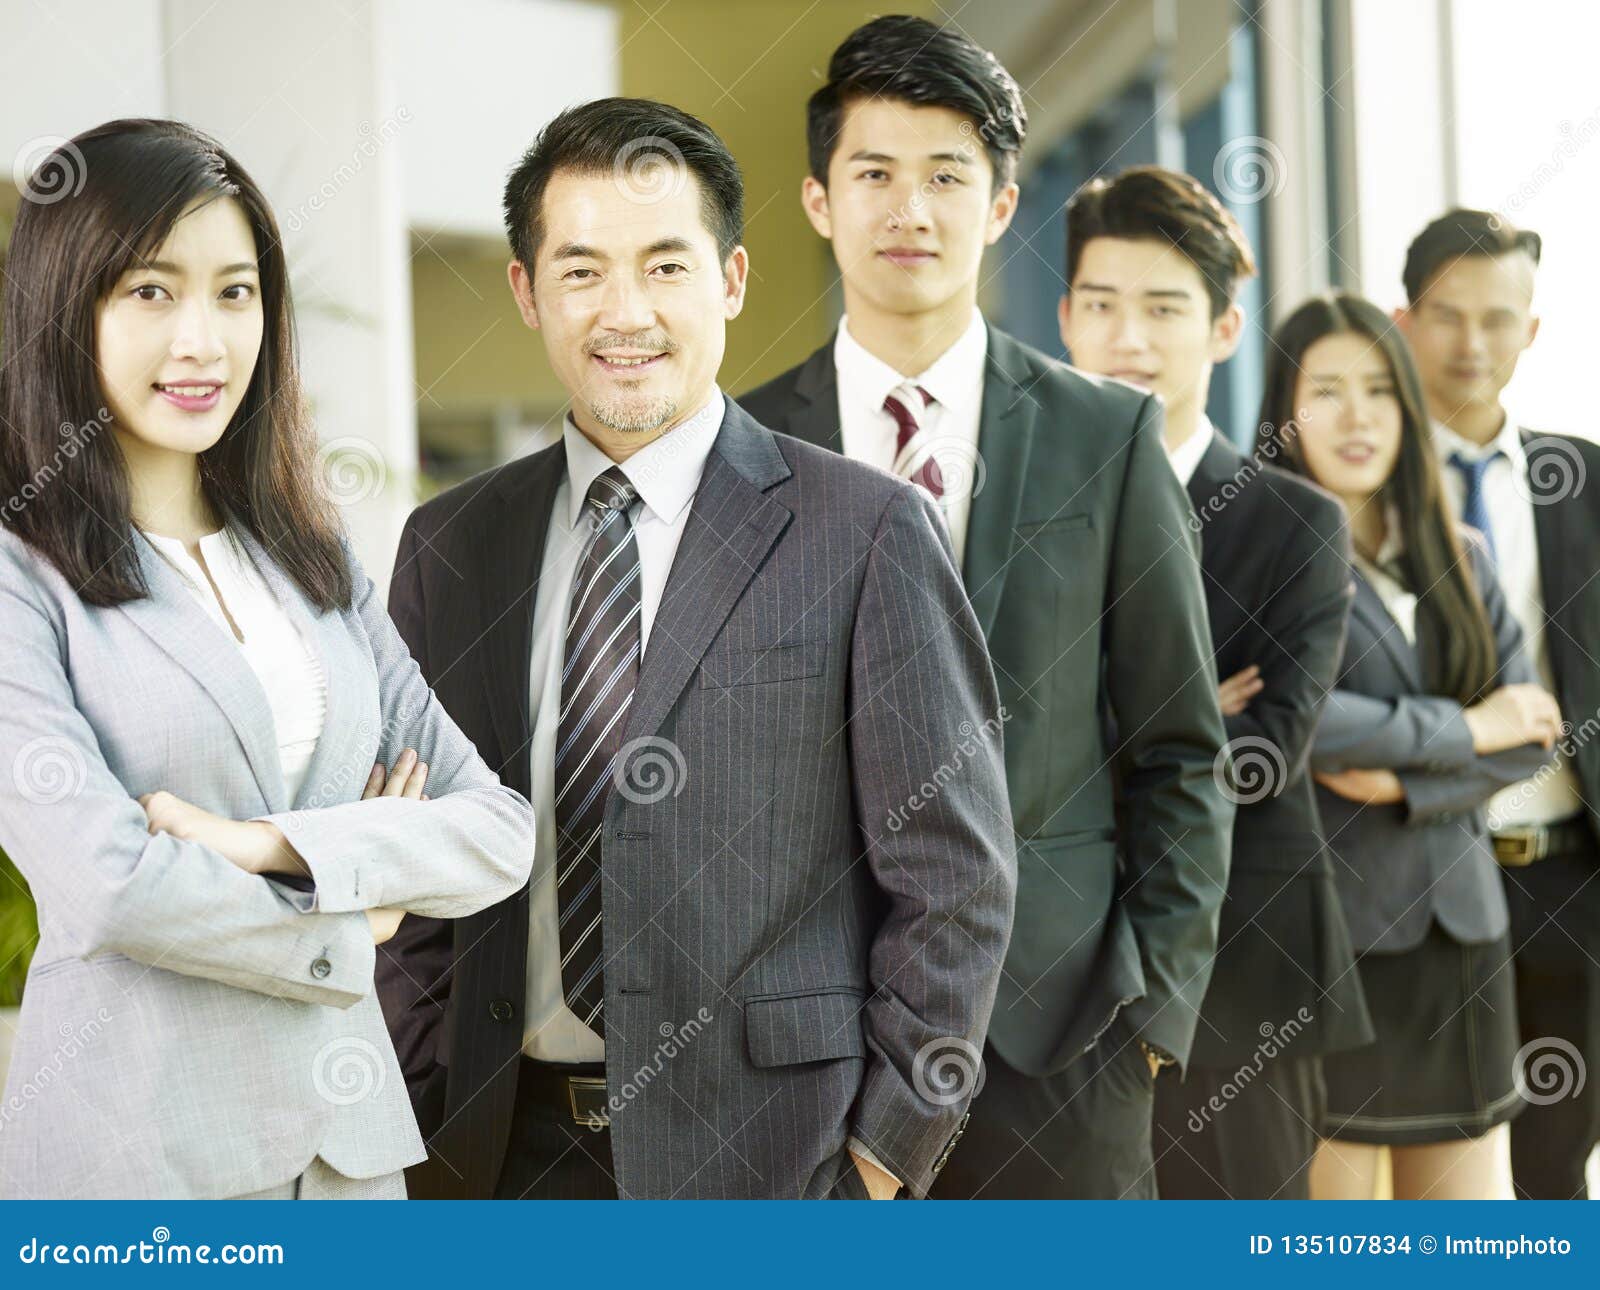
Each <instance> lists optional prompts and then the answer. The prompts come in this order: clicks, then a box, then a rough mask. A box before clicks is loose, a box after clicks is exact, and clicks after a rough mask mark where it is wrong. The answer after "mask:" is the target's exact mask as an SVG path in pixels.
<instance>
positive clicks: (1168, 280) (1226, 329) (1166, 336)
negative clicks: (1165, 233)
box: [1059, 237, 1243, 445]
mask: <svg viewBox="0 0 1600 1290" xmlns="http://www.w3.org/2000/svg"><path fill="white" fill-rule="evenodd" d="M1059 322H1060V325H1061V341H1062V343H1063V344H1064V345H1066V347H1067V349H1068V350H1069V351H1070V353H1071V355H1072V361H1073V363H1074V364H1075V365H1076V366H1078V367H1081V368H1083V369H1084V370H1085V371H1090V372H1095V373H1098V374H1099V375H1101V376H1114V377H1117V378H1118V379H1120V380H1124V381H1128V382H1131V383H1132V384H1134V385H1137V386H1139V387H1141V388H1142V389H1146V390H1150V391H1152V392H1154V393H1156V394H1159V395H1160V396H1161V399H1162V402H1163V403H1164V404H1165V405H1166V412H1167V427H1168V430H1169V431H1171V432H1173V433H1172V434H1170V435H1169V440H1170V441H1171V442H1172V443H1173V444H1174V445H1175V444H1177V443H1181V442H1182V441H1183V440H1184V439H1187V438H1188V437H1189V434H1190V432H1191V431H1192V430H1193V429H1194V427H1195V425H1196V423H1197V422H1198V419H1199V416H1200V414H1201V412H1202V411H1203V410H1204V409H1205V404H1206V395H1207V392H1208V391H1209V389H1210V386H1211V368H1212V365H1213V364H1215V363H1219V362H1222V361H1223V360H1225V359H1227V358H1228V357H1229V356H1230V355H1232V353H1233V352H1234V350H1235V349H1237V348H1238V345H1239V335H1240V330H1241V327H1242V324H1243V314H1242V313H1241V311H1240V309H1239V307H1238V306H1237V305H1230V306H1229V307H1228V308H1227V309H1226V310H1224V311H1223V313H1222V314H1221V315H1219V316H1218V317H1217V318H1215V319H1213V318H1212V317H1211V299H1210V295H1209V293H1208V292H1207V290H1206V283H1205V279H1204V278H1203V277H1202V276H1201V274H1200V270H1199V269H1197V268H1196V267H1195V266H1194V264H1193V263H1191V262H1190V261H1189V259H1188V258H1187V257H1185V256H1184V255H1182V254H1181V253H1180V252H1178V251H1176V250H1174V249H1173V248H1172V247H1171V246H1169V245H1167V244H1166V243H1165V242H1162V241H1158V240H1156V239H1154V238H1122V237H1095V238H1091V239H1089V241H1088V242H1087V243H1086V244H1085V245H1084V247H1083V251H1082V254H1081V255H1080V256H1079V257H1078V267H1077V275H1076V278H1075V279H1074V281H1073V282H1072V284H1071V291H1070V293H1069V294H1067V295H1064V296H1062V298H1061V304H1060V315H1059Z"/></svg>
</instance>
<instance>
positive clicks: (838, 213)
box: [802, 99, 1017, 316]
mask: <svg viewBox="0 0 1600 1290" xmlns="http://www.w3.org/2000/svg"><path fill="white" fill-rule="evenodd" d="M993 185H994V171H993V168H992V167H991V165H990V163H989V158H988V155H987V154H986V153H985V151H984V148H983V140H982V139H981V138H980V137H979V135H978V133H977V130H976V129H975V127H974V126H973V124H972V122H971V120H970V119H968V118H967V117H965V116H963V115H962V114H961V113H959V112H956V111H954V110H952V109H950V108H943V107H927V106H919V105H916V104H911V103H906V102H903V101H900V100H892V99H858V100H856V101H855V102H852V103H850V104H849V105H848V106H847V107H846V108H845V110H844V115H843V122H842V124H841V127H840V132H839V139H838V143H837V145H836V146H835V148H834V150H833V155H832V157H831V159H830V160H829V163H828V183H827V186H826V187H824V186H823V185H822V184H820V183H818V182H817V180H816V179H815V178H813V177H810V176H808V177H807V178H806V180H805V184H804V188H803V192H802V200H803V201H804V204H805V210H806V215H807V217H808V218H809V219H810V221H811V224H812V227H813V228H815V229H816V230H817V232H818V233H820V234H821V235H822V236H823V237H825V238H828V239H829V240H830V241H831V242H832V243H833V255H834V259H835V260H836V261H837V262H838V265H839V273H840V275H841V277H842V278H843V281H844V291H845V308H846V311H847V312H848V313H850V314H852V315H854V314H860V313H864V312H869V311H870V312H874V313H881V314H921V313H928V312H932V311H942V310H950V311H953V312H955V311H959V312H960V313H961V314H962V316H965V314H967V313H970V312H971V309H972V307H973V305H974V304H975V302H976V300H977V289H978V269H979V265H980V264H981V262H982V260H983V249H984V247H986V246H990V245H993V243H994V242H995V241H997V240H998V239H999V237H1000V235H1001V234H1002V233H1004V232H1005V230H1006V227H1007V225H1009V224H1010V222H1011V216H1012V214H1013V213H1014V212H1015V210H1016V203H1017V186H1016V185H1015V184H1007V185H1006V186H1005V187H1003V188H1002V189H1000V190H999V191H998V192H995V191H993Z"/></svg>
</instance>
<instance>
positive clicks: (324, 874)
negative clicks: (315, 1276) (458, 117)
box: [0, 121, 533, 1198]
mask: <svg viewBox="0 0 1600 1290" xmlns="http://www.w3.org/2000/svg"><path fill="white" fill-rule="evenodd" d="M35 187H37V188H38V189H39V193H38V195H37V196H32V195H30V198H29V199H28V200H24V201H23V202H22V205H21V211H20V214H19V216H18V219H17V222H16V226H15V232H14V235H13V239H12V242H11V248H10V259H9V262H8V264H7V278H8V281H7V283H6V298H5V306H4V307H5V314H4V334H3V351H0V624H3V626H0V846H4V848H5V850H6V851H7V852H8V853H9V854H10V856H11V857H12V859H13V860H14V861H15V862H16V864H17V866H18V868H20V869H21V870H22V872H23V874H24V875H25V876H26V877H27V879H28V883H29V885H30V887H31V888H32V890H33V894H34V896H35V898H36V900H37V903H38V907H39V926H40V933H39V943H38V947H37V949H36V951H35V954H34V958H33V962H32V967H31V969H30V971H29V974H28V979H27V983H26V986H25V990H24V998H23V1006H22V1017H21V1022H20V1027H19V1033H18V1036H17V1041H16V1046H15V1052H14V1056H13V1058H12V1064H11V1070H10V1076H9V1079H8V1082H7V1085H6V1090H5V1095H4V1101H3V1103H0V1195H4V1196H8V1197H174V1198H176V1197H230V1196H261V1197H286V1198H287V1197H296V1196H298V1197H301V1198H312V1197H402V1196H404V1194H405V1188H404V1182H403V1175H402V1173H401V1170H402V1169H403V1168H404V1167H405V1166H407V1165H410V1164H415V1163H417V1162H418V1161H421V1160H422V1159H424V1157H425V1152H424V1149H423V1144H422V1139H421V1137H420V1136H419V1135H418V1132H417V1128H416V1123H415V1121H414V1119H413V1117H412V1112H411V1107H410V1103H409V1099H408V1098H407V1095H406V1086H405V1080H404V1079H403V1077H402V1076H401V1072H400V1067H399V1065H398V1063H397V1062H396V1060H395V1054H394V1051H393V1048H392V1046H391V1044H390V1040H389V1036H388V1033H387V1032H386V1030H385V1028H384V1023H383V1017H382V1014H381V1011H380V1009H379V1006H378V1000H377V996H376V994H375V993H374V990H373V967H374V961H375V955H376V953H377V948H376V947H377V945H378V944H379V943H380V942H382V941H383V940H385V939H387V937H389V936H390V935H392V934H393V932H394V929H395V927H396V926H397V925H398V923H399V920H400V918H401V917H402V915H403V913H404V912H406V911H410V912H414V913H417V914H423V915H428V916H430V917H445V918H454V917H460V916H462V915H466V914H471V913H473V912H475V911H477V910H479V909H482V908H484V907H486V906H488V905H490V904H493V903H494V902H496V901H499V900H501V899H503V898H504V897H506V896H507V895H509V894H510V893H511V892H512V891H514V890H515V889H516V888H517V887H518V886H519V885H520V884H522V883H523V882H524V881H526V879H527V876H528V870H529V867H530V864H531V857H532V850H533V848H532V837H533V821H532V813H531V811H530V809H529V807H528V805H527V803H526V802H525V801H524V800H523V799H522V798H520V797H519V796H517V794H515V793H513V792H512V791H511V790H509V789H506V788H503V787H502V786H501V785H500V784H499V782H498V781H497V780H496V778H495V776H494V775H493V774H492V773H491V772H490V771H489V770H488V768H487V767H486V766H485V765H484V764H483V762H482V761H481V760H480V759H479V757H478V756H477V754H476V752H475V751H474V750H473V748H472V746H471V745H470V744H469V743H468V741H467V740H466V739H465V738H464V737H463V736H462V735H461V733H460V732H459V731H458V730H457V729H456V727H455V726H454V725H453V724H452V723H451V721H450V719H449V718H448V717H447V716H446V715H445V714H444V712H443V710H442V709H441V708H440V706H439V705H438V704H437V703H436V702H435V701H434V699H433V696H432V693H431V691H430V690H429V689H428V687H427V685H426V684H424V682H423V681H422V679H421V677H420V675H419V673H418V669H417V667H416V665H415V664H414V663H413V662H412V660H411V658H410V656H409V654H408V653H407V651H406V648H405V646H404V644H403V643H402V642H401V640H400V638H399V636H398V635H397V633H396V632H395V629H394V628H393V626H392V625H391V624H390V622H389V619H388V617H387V615H386V614H385V612H384V610H383V607H382V605H381V603H380V601H379V599H378V597H377V596H376V595H375V593H374V589H373V585H372V583H371V581H370V580H369V579H368V578H367V576H366V575H365V573H363V572H362V570H361V568H360V566H359V565H358V564H357V563H356V561H355V559H354V557H353V556H352V555H351V553H350V550H349V548H348V546H347V545H346V543H345V542H344V539H343V536H342V534H341V531H340V528H339V525H338V522H337V520H336V517H335V515H334V513H333V510H332V507H331V506H330V504H329V503H328V502H327V501H326V500H325V499H324V497H323V496H322V495H321V493H320V491H319V488H318V486H317V480H316V471H315V464H314V463H315V448H316V445H315V439H314V436H313V434H312V432H311V429H310V427H309V425H308V424H307V422H306V419H305V416H304V413H303V410H302V400H301V395H300V390H299V387H298V384H297V380H296V371H295V365H296V357H295V350H294V341H293V324H292V315H291V309H290V301H289V290H288V281H287V273H286V266H285V263H284V256H283V251H282V249H281V246H280V242H279V236H278V230H277V226H276V224H275V222H274V220H273V217H272V214H271V212H270V211H269V210H268V208H267V204H266V201H265V199H264V198H263V197H262V195H261V192H260V190H259V189H258V188H257V187H256V185H255V184H254V183H253V182H252V181H251V180H250V178H249V176H248V175H246V174H245V173H244V171H243V170H241V169H240V167H239V166H238V164H237V163H236V162H235V161H234V160H233V159H232V158H231V157H230V156H228V155H227V153H225V152H224V151H223V150H222V149H221V148H220V147H218V146H217V145H216V144H215V143H214V142H213V141H211V140H209V139H207V138H206V137H204V136H203V135H200V134H198V133H197V132H195V131H193V130H190V129H188V128H187V127H184V126H181V125H178V124H176V123H173V122H162V121H119V122H113V123H111V124H108V125H105V126H101V127H99V128H97V129H95V130H92V131H90V132H88V133H86V134H83V135H80V136H78V137H77V138H76V139H74V140H72V141H71V142H70V143H68V144H65V145H63V146H62V147H60V148H58V149H57V151H56V153H55V154H53V155H52V157H51V158H50V159H49V160H48V161H46V163H45V166H44V168H42V170H41V171H40V172H39V174H38V175H37V176H36V177H35ZM391 765H392V766H394V770H393V772H392V773H391V772H388V771H387V770H386V769H385V768H387V767H390V766H391ZM424 779H426V782H427V785H428V789H429V793H428V795H427V798H426V799H425V798H424V796H423V794H422V793H421V785H422V783H423V781H424Z"/></svg>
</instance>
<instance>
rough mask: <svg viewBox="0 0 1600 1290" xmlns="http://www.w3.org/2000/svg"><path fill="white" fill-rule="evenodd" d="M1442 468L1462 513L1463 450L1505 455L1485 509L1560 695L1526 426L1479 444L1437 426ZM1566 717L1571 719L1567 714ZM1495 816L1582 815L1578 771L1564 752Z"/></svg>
mask: <svg viewBox="0 0 1600 1290" xmlns="http://www.w3.org/2000/svg"><path fill="white" fill-rule="evenodd" d="M1433 443H1434V448H1435V450H1436V451H1437V453H1438V457H1439V470H1440V472H1441V473H1442V474H1443V475H1444V488H1445V496H1446V497H1448V498H1449V500H1450V505H1451V508H1452V510H1453V511H1454V512H1455V514H1457V515H1460V514H1461V509H1462V506H1463V504H1464V502H1465V499H1466V492H1467V488H1466V481H1465V480H1464V479H1463V478H1462V477H1461V472H1460V471H1459V470H1457V469H1456V468H1455V467H1454V466H1452V465H1451V464H1450V457H1451V455H1452V454H1454V453H1460V454H1461V455H1462V456H1463V457H1465V458H1467V459H1468V460H1469V461H1476V460H1478V459H1480V458H1482V457H1486V456H1488V455H1489V454H1490V453H1493V452H1502V453H1504V454H1505V455H1504V456H1503V457H1501V458H1500V459H1499V460H1498V461H1495V462H1494V463H1493V464H1491V465H1490V466H1489V468H1488V470H1487V471H1486V472H1485V474H1484V477H1483V500H1484V506H1485V508H1486V509H1487V510H1488V512H1489V523H1490V526H1491V527H1492V528H1493V529H1494V549H1495V562H1496V566H1497V568H1498V570H1499V574H1500V586H1501V588H1502V589H1503V590H1504V592H1505V595H1506V601H1507V603H1508V605H1509V606H1510V608H1511V612H1512V614H1513V615H1514V616H1515V617H1516V620H1517V622H1518V623H1520V624H1521V626H1522V632H1523V636H1524V638H1525V641H1526V645H1525V648H1526V649H1527V654H1528V658H1529V660H1530V661H1532V663H1533V665H1534V668H1535V669H1536V670H1537V673H1538V677H1539V684H1541V685H1542V686H1544V688H1545V689H1547V690H1549V691H1550V692H1551V693H1552V694H1553V693H1555V674H1554V672H1552V671H1551V668H1550V645H1549V641H1548V640H1547V635H1546V631H1545V611H1544V584H1543V580H1542V578H1541V577H1540V574H1539V540H1538V534H1537V532H1536V531H1535V529H1534V522H1533V501H1532V496H1533V494H1532V492H1531V491H1530V489H1529V486H1528V455H1527V453H1526V452H1525V451H1524V450H1523V447H1522V435H1521V428H1520V427H1519V425H1518V424H1517V420H1516V418H1515V417H1513V416H1511V415H1509V414H1507V416H1506V419H1505V423H1504V424H1503V425H1502V426H1501V427H1500V432H1499V433H1498V434H1497V435H1495V437H1494V438H1493V439H1492V440H1490V442H1489V443H1487V444H1483V445H1479V444H1475V443H1472V442H1470V441H1469V440H1466V439H1463V438H1462V437H1461V436H1460V435H1458V434H1456V432H1455V431H1453V430H1451V429H1450V428H1449V427H1448V426H1445V425H1442V424H1440V423H1438V422H1435V423H1434V427H1433ZM1562 715H1563V716H1568V715H1570V714H1566V713H1563V714H1562ZM1488 810H1489V819H1490V822H1491V824H1492V825H1493V826H1494V827H1496V828H1504V827H1508V826H1511V825H1524V824H1551V823H1554V822H1555V821H1557V820H1565V819H1568V818H1570V817H1571V816H1574V815H1576V814H1578V812H1580V811H1581V810H1583V794H1582V791H1581V790H1580V788H1579V786H1578V777H1577V776H1576V775H1575V774H1574V773H1573V770H1572V766H1571V765H1570V764H1569V763H1568V762H1567V761H1566V760H1565V759H1563V758H1561V757H1560V755H1559V749H1558V752H1557V760H1556V761H1555V763H1554V764H1553V765H1552V766H1551V767H1549V768H1548V769H1546V770H1545V771H1544V772H1542V773H1541V774H1540V775H1539V776H1538V777H1537V778H1536V779H1535V780H1534V781H1532V782H1531V783H1527V782H1525V783H1522V784H1512V785H1510V786H1508V787H1506V788H1503V789H1501V790H1500V792H1498V793H1497V794H1495V796H1494V797H1492V798H1490V799H1489V807H1488Z"/></svg>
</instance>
